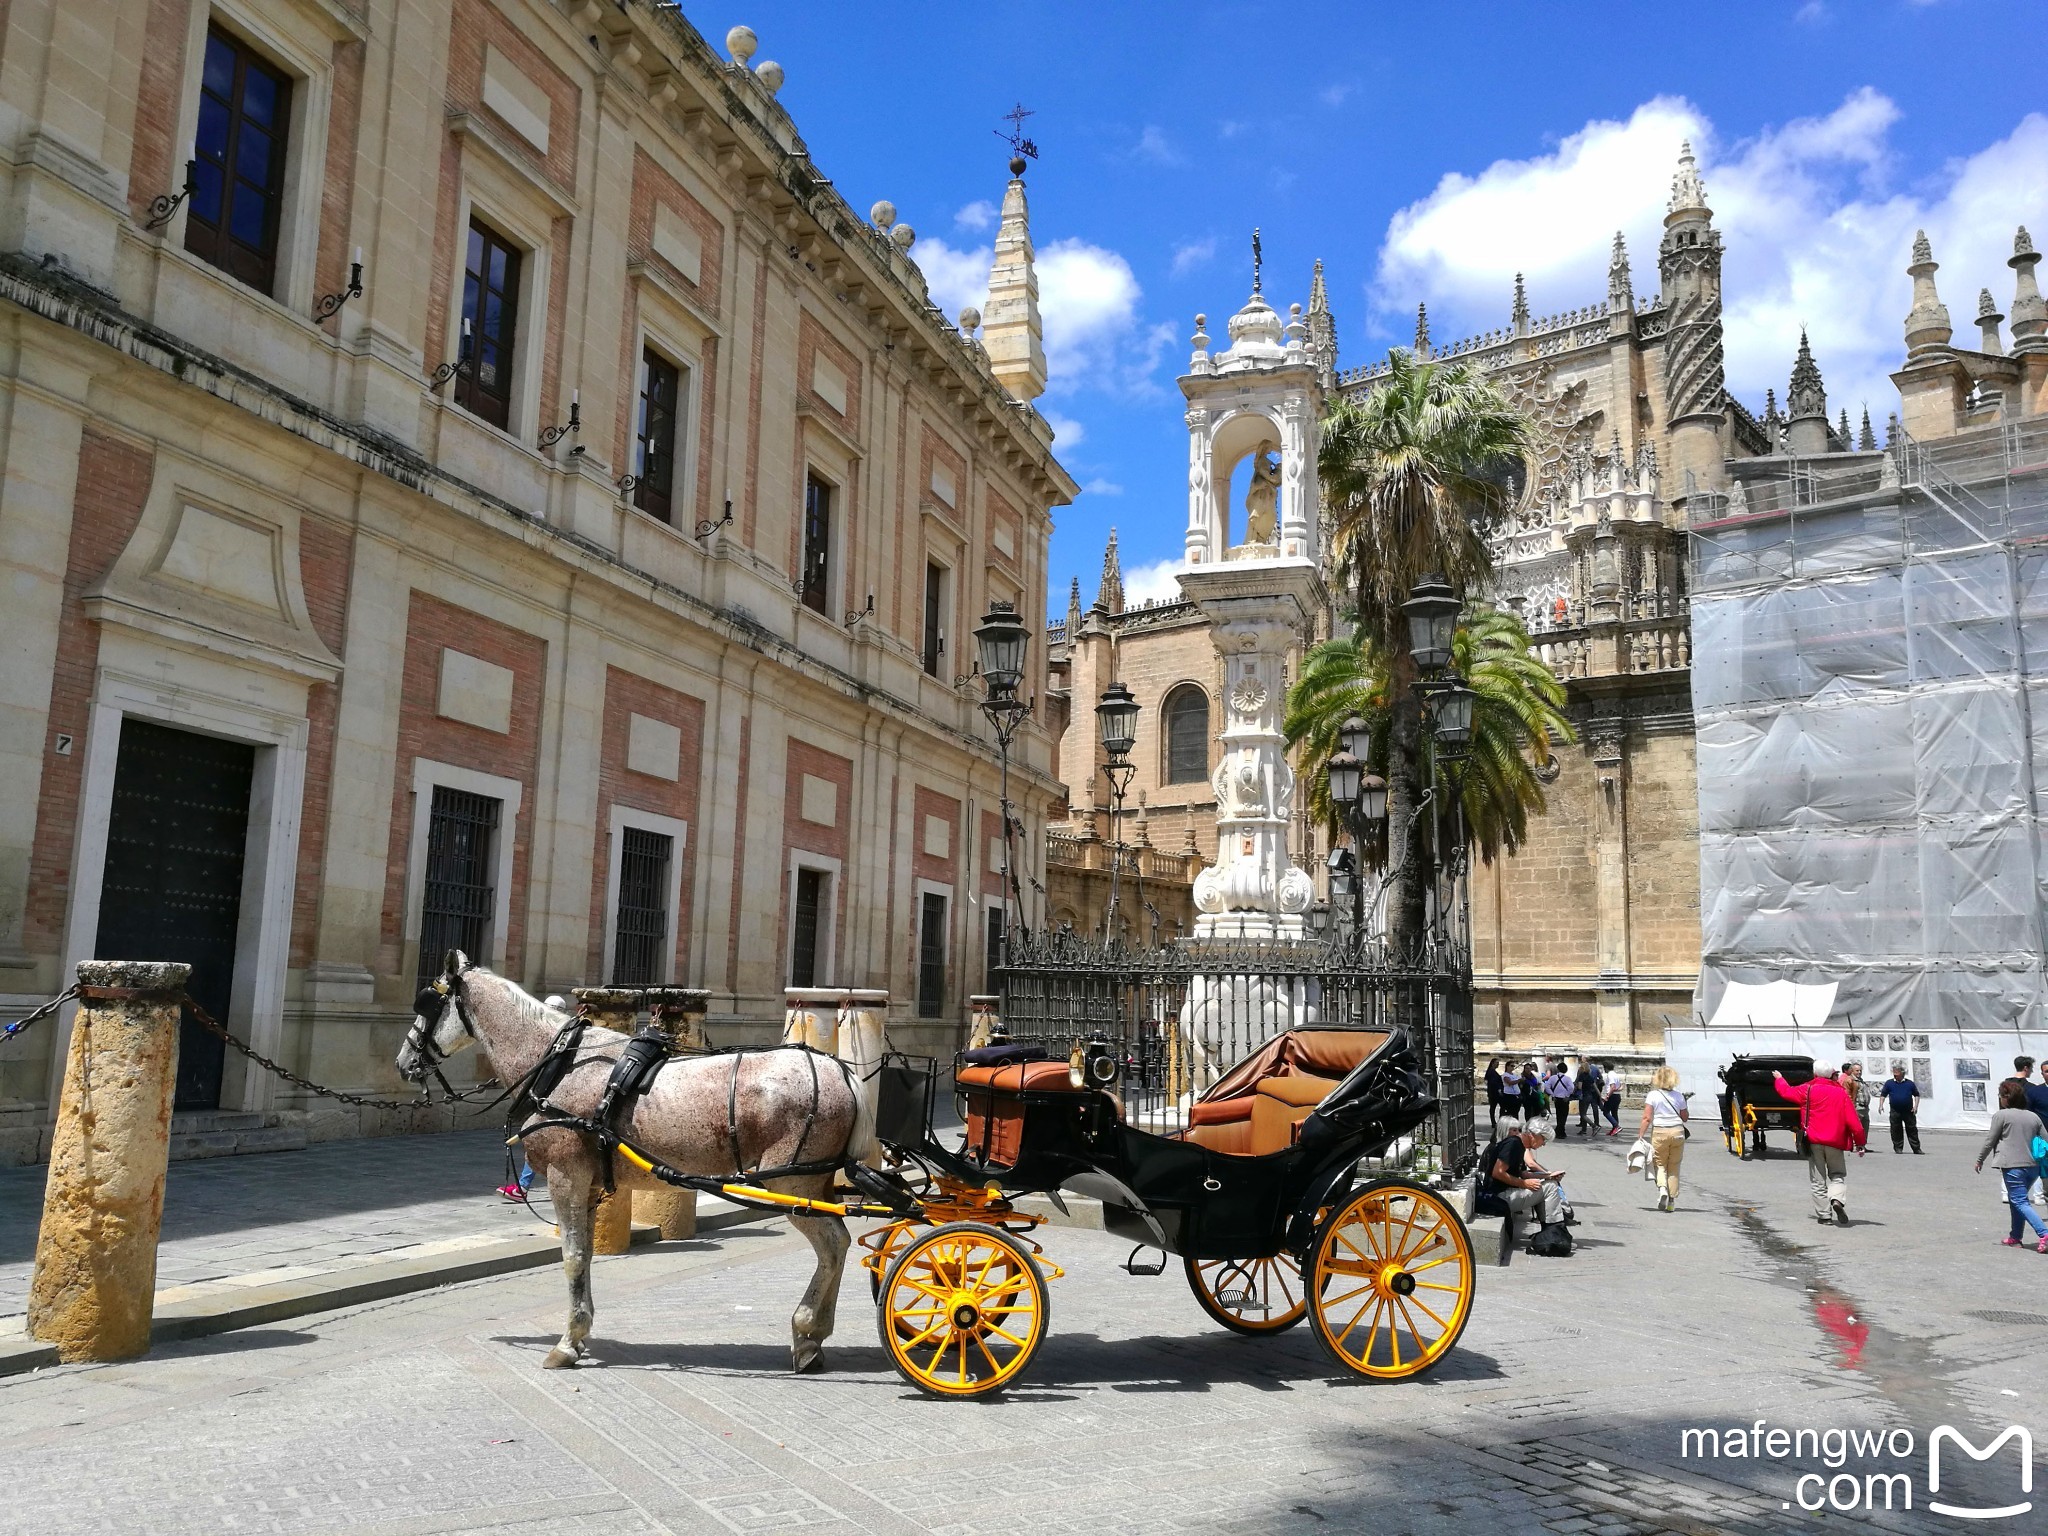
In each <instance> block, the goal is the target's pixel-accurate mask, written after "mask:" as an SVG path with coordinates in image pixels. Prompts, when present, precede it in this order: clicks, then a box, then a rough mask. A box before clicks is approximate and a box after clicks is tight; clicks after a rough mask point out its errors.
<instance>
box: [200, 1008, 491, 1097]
mask: <svg viewBox="0 0 2048 1536" xmlns="http://www.w3.org/2000/svg"><path fill="white" fill-rule="evenodd" d="M185 1006H186V1007H187V1008H189V1009H191V1011H192V1017H193V1018H195V1019H197V1020H198V1021H199V1022H200V1024H201V1025H202V1026H203V1027H204V1028H205V1029H207V1030H208V1031H209V1032H211V1033H213V1034H216V1035H218V1036H220V1038H221V1039H223V1040H225V1041H226V1042H227V1043H228V1044H229V1045H231V1046H233V1047H234V1048H235V1049H236V1050H238V1051H240V1052H241V1053H242V1054H243V1055H244V1056H246V1057H248V1058H249V1059H250V1060H251V1061H253V1062H255V1063H256V1065H257V1066H259V1067H261V1068H263V1070H264V1071H266V1072H269V1073H272V1074H274V1075H275V1076H278V1077H281V1078H283V1079H284V1080H285V1081H286V1082H288V1083H290V1084H291V1085H292V1086H293V1087H294V1088H302V1089H304V1090H305V1091H306V1092H307V1093H311V1094H317V1095H318V1096H319V1097H321V1098H323V1099H333V1100H334V1101H335V1102H336V1103H337V1104H347V1105H351V1106H352V1107H354V1108H356V1109H422V1108H425V1107H426V1106H427V1105H429V1104H461V1103H465V1102H467V1101H469V1100H471V1099H480V1098H482V1097H483V1096H484V1095H485V1094H492V1095H497V1094H500V1093H502V1092H504V1090H503V1088H501V1087H500V1086H499V1085H498V1084H497V1083H494V1082H486V1083H479V1084H477V1085H476V1087H474V1088H465V1089H463V1090H462V1091H461V1092H459V1093H458V1092H451V1093H450V1094H449V1095H448V1096H447V1097H446V1098H442V1099H437V1098H435V1097H434V1096H433V1095H432V1094H430V1093H429V1092H428V1091H427V1090H426V1089H425V1088H422V1089H420V1096H419V1097H418V1098H416V1099H375V1098H371V1097H369V1096H368V1095H366V1094H360V1093H345V1092H343V1091H342V1090H341V1089H339V1088H329V1087H326V1086H324V1085H323V1084H320V1083H316V1082H314V1081H313V1080H312V1079H310V1078H305V1077H301V1076H299V1074H298V1073H296V1072H294V1071H293V1070H292V1069H291V1068H290V1067H283V1066H279V1065H278V1064H277V1063H276V1062H274V1061H272V1060H271V1059H270V1058H269V1057H268V1056H265V1055H263V1054H262V1053H261V1052H260V1051H258V1050H256V1049H255V1048H254V1047H253V1046H248V1045H244V1044H243V1043H242V1042H241V1041H240V1040H237V1039H236V1038H235V1037H234V1036H233V1035H231V1034H229V1033H228V1032H227V1029H226V1027H225V1026H224V1025H223V1024H222V1023H221V1022H220V1020H218V1019H216V1018H215V1017H214V1016H213V1015H212V1014H210V1013H208V1012H207V1011H206V1010H205V1009H204V1008H202V1007H200V1006H199V1005H198V1004H197V1003H195V1002H194V1001H193V1000H192V996H191V994H190V993H187V994H186V996H185Z"/></svg>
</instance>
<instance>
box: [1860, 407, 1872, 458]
mask: <svg viewBox="0 0 2048 1536" xmlns="http://www.w3.org/2000/svg"><path fill="white" fill-rule="evenodd" d="M1876 448H1877V434H1876V433H1875V432H1873V431H1871V430H1870V407H1869V406H1867V405H1866V406H1864V407H1863V430H1862V431H1861V432H1858V433H1857V434H1856V451H1857V452H1858V453H1872V452H1875V451H1876Z"/></svg>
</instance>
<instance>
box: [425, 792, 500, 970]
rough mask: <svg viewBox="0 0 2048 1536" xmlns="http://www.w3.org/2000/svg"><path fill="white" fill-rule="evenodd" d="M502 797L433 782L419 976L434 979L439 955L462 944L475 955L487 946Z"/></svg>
mask: <svg viewBox="0 0 2048 1536" xmlns="http://www.w3.org/2000/svg"><path fill="white" fill-rule="evenodd" d="M503 804H504V802H502V801H500V800H498V799H496V798H494V797H493V796H490V795H478V794H472V793H470V792H469V791H468V790H462V789H449V788H448V787H447V786H446V785H441V784H437V785H435V786H434V800H433V805H432V807H431V808H430V809H429V811H428V813H427V871H426V890H425V892H424V894H423V896H422V898H421V903H420V955H419V982H420V985H421V986H422V987H425V986H429V985H431V984H432V982H433V980H434V978H435V977H437V976H439V975H440V974H441V960H442V957H443V956H445V955H446V954H447V953H448V951H449V950H451V949H459V950H461V951H462V952H463V953H464V954H466V955H468V956H469V957H470V958H471V959H472V960H479V959H483V958H484V957H485V956H486V955H487V954H488V950H487V948H486V944H487V942H488V940H489V938H490V927H491V915H492V913H493V911H494V910H495V909H496V905H497V895H498V887H497V879H496V868H495V854H496V849H497V841H498V814H499V812H500V810H501V809H502V808H503Z"/></svg>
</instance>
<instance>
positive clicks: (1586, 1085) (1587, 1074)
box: [1572, 1056, 1601, 1136]
mask: <svg viewBox="0 0 2048 1536" xmlns="http://www.w3.org/2000/svg"><path fill="white" fill-rule="evenodd" d="M1572 1095H1573V1097H1574V1098H1575V1099H1576V1100H1577V1101H1578V1105H1579V1134H1580V1135H1581V1136H1590V1135H1592V1134H1593V1133H1594V1132H1595V1131H1597V1130H1598V1129H1599V1128H1600V1099H1601V1093H1600V1064H1599V1063H1598V1062H1596V1061H1593V1060H1591V1059H1590V1058H1588V1057H1584V1056H1581V1057H1580V1058H1579V1070H1578V1071H1577V1072H1575V1073H1574V1074H1573V1075H1572Z"/></svg>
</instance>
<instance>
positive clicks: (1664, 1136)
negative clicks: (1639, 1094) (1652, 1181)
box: [1636, 1067, 1691, 1211]
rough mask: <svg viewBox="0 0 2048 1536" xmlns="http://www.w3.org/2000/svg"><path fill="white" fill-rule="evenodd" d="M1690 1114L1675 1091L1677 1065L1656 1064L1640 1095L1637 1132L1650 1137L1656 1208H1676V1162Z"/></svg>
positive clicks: (1683, 1145) (1683, 1151)
mask: <svg viewBox="0 0 2048 1536" xmlns="http://www.w3.org/2000/svg"><path fill="white" fill-rule="evenodd" d="M1689 1118H1691V1115H1690V1112H1689V1111H1688V1110H1687V1109H1686V1107H1685V1095H1684V1094H1682V1093H1680V1092H1679V1091H1678V1068H1676V1067H1659V1068H1658V1069H1657V1070H1656V1072H1655V1073H1654V1074H1653V1075H1652V1076H1651V1078H1650V1091H1649V1093H1648V1094H1647V1095H1645V1096H1644V1099H1643V1123H1642V1126H1641V1128H1640V1129H1639V1130H1638V1131H1637V1132H1636V1134H1637V1135H1638V1136H1647V1137H1649V1138H1650V1166H1651V1167H1652V1168H1654V1169H1655V1170H1656V1172H1657V1209H1658V1210H1660V1211H1671V1210H1676V1209H1677V1208H1678V1164H1679V1162H1680V1160H1681V1159H1683V1158H1684V1156H1685V1135H1686V1132H1685V1122H1686V1121H1687V1120H1688V1119H1689Z"/></svg>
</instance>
